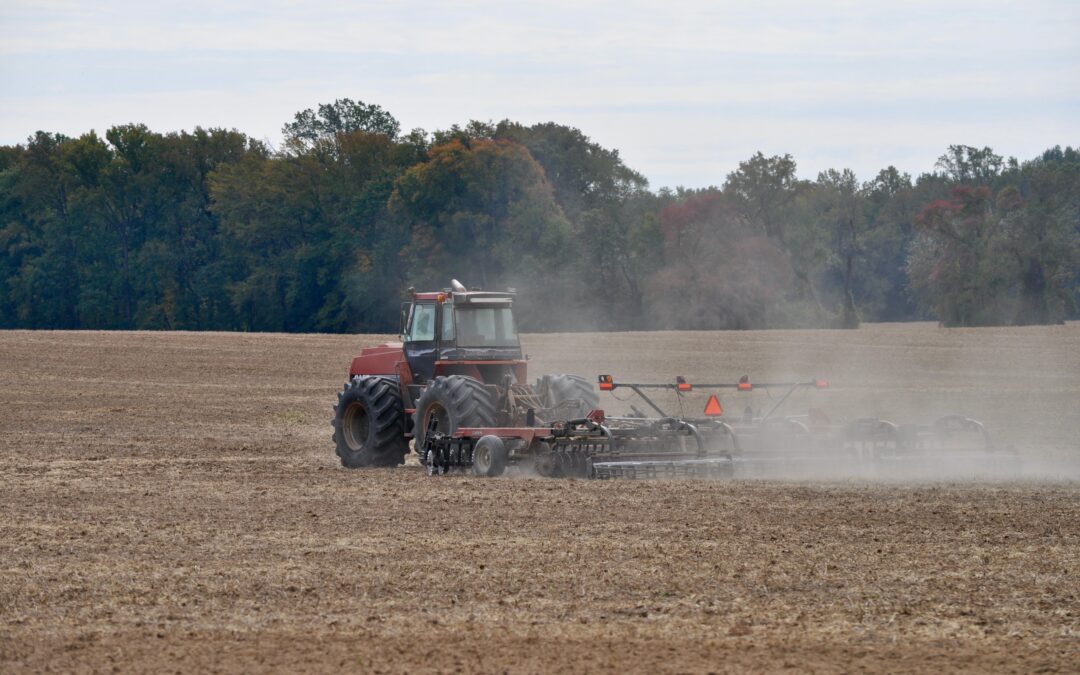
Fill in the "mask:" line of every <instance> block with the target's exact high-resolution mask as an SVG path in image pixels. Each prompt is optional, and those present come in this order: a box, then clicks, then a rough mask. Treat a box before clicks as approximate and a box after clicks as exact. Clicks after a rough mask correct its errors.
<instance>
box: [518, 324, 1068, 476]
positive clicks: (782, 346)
mask: <svg viewBox="0 0 1080 675" xmlns="http://www.w3.org/2000/svg"><path fill="white" fill-rule="evenodd" d="M522 343H523V348H524V349H525V351H526V353H528V354H529V356H530V359H531V361H530V366H529V367H530V373H531V375H532V376H534V377H535V376H539V375H541V374H544V373H556V372H566V373H576V374H579V375H583V376H585V377H588V378H590V379H595V377H596V376H597V375H598V374H611V375H613V376H614V378H615V379H616V381H618V382H623V383H628V382H656V383H660V382H673V381H674V379H675V377H676V376H677V375H682V376H684V377H685V378H686V379H687V380H688V381H689V382H691V383H699V384H703V383H735V382H737V381H738V379H739V378H740V377H741V376H743V375H748V376H749V378H750V381H751V382H756V383H767V382H805V381H810V380H815V379H825V380H827V381H828V382H829V386H828V388H826V389H821V390H819V389H815V388H812V387H810V388H804V389H800V390H797V391H796V392H795V393H793V394H792V395H791V396H790V398H789V399H788V400H786V401H785V402H784V403H783V404H782V405H781V406H780V407H779V408H778V409H777V410H776V411H775V413H773V417H785V416H804V415H807V414H808V413H809V412H810V411H811V410H813V411H814V414H815V415H817V416H818V418H819V419H820V416H821V415H824V416H825V419H827V420H828V421H829V422H830V423H831V424H832V425H833V426H834V427H837V428H844V427H845V426H846V425H847V424H849V423H850V422H852V421H853V420H857V419H860V418H874V419H884V420H888V421H891V422H893V423H896V424H900V425H905V424H920V425H930V424H932V423H933V422H934V421H935V420H938V419H940V418H942V417H945V416H947V415H959V416H962V417H966V418H972V419H975V420H978V421H981V422H982V423H983V425H984V426H985V428H986V430H987V432H988V434H989V437H990V439H991V442H992V445H993V451H991V452H976V451H973V450H981V443H975V442H974V441H976V439H974V438H965V437H964V436H963V435H961V437H960V438H959V439H958V440H957V441H956V442H955V443H953V444H947V445H946V446H945V447H942V448H937V449H934V450H931V451H926V452H922V453H915V454H910V455H906V456H904V457H903V458H897V459H895V460H889V461H879V462H869V463H868V462H862V461H858V460H857V459H854V458H853V457H852V456H851V454H850V452H839V451H834V452H828V451H826V452H821V451H817V452H806V451H805V449H804V448H784V447H776V446H773V447H771V450H772V451H773V452H772V453H765V454H764V455H761V454H757V455H753V456H751V453H746V455H747V456H746V457H744V458H743V459H742V460H739V459H737V460H736V475H737V477H739V476H741V477H746V478H769V479H793V480H869V481H874V482H894V481H920V482H921V481H942V480H944V481H969V480H977V481H984V480H985V481H1011V480H1022V481H1039V482H1043V481H1075V480H1078V479H1080V440H1078V439H1080V415H1078V412H1080V323H1077V322H1072V323H1068V324H1065V325H1062V326H1042V327H1022V328H1020V327H1018V328H967V329H959V328H942V327H939V326H938V325H937V324H933V323H907V324H869V325H864V326H863V327H862V328H860V329H857V330H850V331H844V330H775V331H742V332H739V331H730V332H718V331H708V332H682V331H679V332H636V333H635V332H627V333H574V334H530V335H525V336H523V338H522ZM784 392H785V388H782V387H776V388H763V387H760V386H755V387H754V389H753V390H752V391H750V392H737V391H735V390H734V388H731V387H729V388H724V389H717V390H704V389H701V388H698V389H695V390H694V391H693V392H691V393H689V394H684V395H681V396H677V395H676V394H675V393H674V392H657V393H656V396H655V400H656V402H657V403H658V405H659V406H660V407H661V408H663V409H664V410H665V411H667V412H669V413H671V414H673V415H677V416H688V417H700V416H701V415H702V411H703V409H704V406H705V402H706V400H707V398H708V396H709V394H711V393H717V394H718V395H719V397H720V400H721V403H722V405H723V407H724V413H725V419H732V418H739V417H741V416H742V415H744V413H745V412H746V408H747V407H749V408H751V409H752V411H753V415H754V416H755V417H761V416H763V415H764V414H765V413H767V412H768V411H769V410H770V409H771V408H772V407H773V405H774V404H776V403H777V401H778V399H779V398H780V397H781V396H782V395H783V394H784ZM620 399H623V400H620ZM600 405H601V407H602V408H604V409H605V411H606V412H607V413H608V414H609V415H617V414H627V413H632V412H634V410H633V408H631V406H632V405H633V406H636V408H637V410H639V411H641V412H645V413H647V414H650V415H651V414H652V412H651V411H650V410H649V409H648V407H647V406H646V405H644V404H643V403H642V402H641V401H640V399H637V398H636V397H635V396H634V394H633V393H632V392H631V391H630V390H628V389H619V390H617V391H615V392H611V393H609V392H601V394H600ZM969 440H970V441H972V442H971V443H968V442H966V441H969ZM968 446H970V447H968Z"/></svg>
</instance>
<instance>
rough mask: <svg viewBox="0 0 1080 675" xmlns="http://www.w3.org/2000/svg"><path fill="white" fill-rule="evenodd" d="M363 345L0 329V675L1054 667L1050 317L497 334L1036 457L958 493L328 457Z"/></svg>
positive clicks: (1071, 432)
mask: <svg viewBox="0 0 1080 675" xmlns="http://www.w3.org/2000/svg"><path fill="white" fill-rule="evenodd" d="M378 341H379V337H378V336H318V335H316V336H283V335H242V334H191V333H126V334H125V333H54V332H6V333H0V366H2V368H0V383H2V386H0V406H2V410H3V416H2V418H0V420H2V421H0V671H3V672H13V671H20V670H31V671H45V670H51V671H58V672H70V671H114V670H118V671H132V670H135V671H150V670H152V671H176V670H178V671H210V672H214V671H217V672H238V671H260V670H283V671H291V672H295V671H323V670H330V669H341V668H347V669H351V670H362V671H371V672H380V671H410V672H411V671H425V670H440V671H454V670H463V671H474V670H480V671H504V670H508V671H527V672H537V671H548V670H578V671H606V670H636V671H729V670H743V669H754V670H773V669H781V668H792V669H795V670H798V671H821V672H828V671H848V672H850V671H860V670H865V671H881V670H889V671H920V672H926V671H931V670H938V669H949V670H972V671H975V670H978V671H987V670H993V671H1023V672H1055V671H1072V672H1076V671H1078V670H1080V472H1078V471H1076V470H1075V467H1076V460H1077V457H1078V456H1080V441H1078V440H1077V438H1078V434H1080V423H1078V421H1077V417H1078V412H1080V325H1077V324H1070V325H1067V326H1062V327H1053V328H1034V329H1003V330H942V329H938V328H936V327H934V326H929V325H915V326H889V325H885V326H871V327H867V328H864V329H861V330H859V331H853V332H814V331H783V332H781V331H777V332H749V333H669V334H664V333H652V334H645V333H637V334H616V335H604V336H595V335H594V336H582V335H576V336H557V335H545V336H526V338H525V345H526V349H527V351H528V352H529V353H530V355H531V357H532V361H531V365H530V368H531V371H532V372H533V373H534V374H541V373H544V372H580V373H581V374H586V375H590V376H591V375H595V374H596V373H599V372H610V373H613V374H615V375H616V376H617V377H619V378H620V379H623V380H629V379H634V378H640V379H664V380H669V379H670V378H672V377H673V376H674V375H677V374H683V375H687V376H689V377H691V379H698V380H699V381H700V380H702V379H706V378H708V379H724V380H731V379H734V378H736V377H738V376H739V375H741V374H743V373H749V374H751V375H752V377H754V378H755V379H757V380H759V381H765V380H767V379H770V378H785V377H800V378H807V377H815V376H818V377H828V378H829V379H830V380H831V382H832V385H833V386H832V388H831V389H830V390H829V391H828V392H827V393H822V394H820V396H828V397H829V399H828V401H829V402H831V403H833V404H835V405H836V407H837V408H840V409H843V410H846V411H848V412H850V413H851V414H858V413H861V412H866V413H873V412H884V411H888V412H890V413H892V412H895V413H896V415H895V416H897V417H903V416H906V415H914V416H921V415H924V414H928V413H930V414H932V413H935V412H946V411H948V412H951V411H957V412H963V413H966V414H969V415H972V416H978V417H981V418H983V419H984V420H985V421H987V423H988V424H989V426H990V427H991V429H992V430H993V431H994V432H995V433H996V434H997V435H998V436H999V437H1000V438H1002V439H1004V441H1006V442H1009V443H1012V444H1015V445H1016V446H1017V450H1018V452H1020V453H1021V455H1022V456H1024V457H1027V458H1030V459H1031V460H1032V461H1031V466H1036V467H1038V470H1037V471H1032V472H1027V473H1025V475H1024V476H1021V477H1020V479H1018V480H1015V481H1008V482H981V483H958V482H950V481H938V482H927V483H920V484H914V483H903V482H890V483H884V484H874V483H867V482H861V481H853V480H836V481H831V482H808V481H761V480H757V481H734V482H713V483H705V482H684V483H675V482H655V483H629V482H589V481H552V480H542V479H532V480H529V479H517V480H509V479H502V480H483V479H475V478H471V477H460V476H449V477H443V478H428V477H426V476H424V475H422V472H421V470H420V469H419V467H416V466H407V467H403V468H399V469H395V470H377V471H349V470H345V469H342V468H341V467H340V466H339V465H338V463H337V460H336V458H335V457H334V455H333V449H332V445H331V442H330V439H329V436H330V426H329V423H328V422H329V417H330V407H331V404H332V402H333V400H334V396H335V392H336V390H337V389H339V388H340V386H341V383H342V382H343V380H344V373H345V368H346V364H347V363H348V359H349V358H350V357H351V356H352V354H353V353H355V352H356V351H357V350H358V349H359V348H360V347H361V346H365V345H370V344H374V343H377V342H378ZM762 395H763V394H762ZM1036 477H1037V480H1036Z"/></svg>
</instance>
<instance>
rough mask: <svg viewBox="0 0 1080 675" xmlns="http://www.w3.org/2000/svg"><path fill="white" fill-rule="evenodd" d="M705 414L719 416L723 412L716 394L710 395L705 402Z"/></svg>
mask: <svg viewBox="0 0 1080 675" xmlns="http://www.w3.org/2000/svg"><path fill="white" fill-rule="evenodd" d="M705 414H706V415H708V416H709V417H720V416H721V415H723V414H724V407H723V406H722V405H720V399H718V398H716V394H713V395H712V396H710V397H709V400H708V402H707V403H706V404H705Z"/></svg>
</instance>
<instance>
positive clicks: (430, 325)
mask: <svg viewBox="0 0 1080 675" xmlns="http://www.w3.org/2000/svg"><path fill="white" fill-rule="evenodd" d="M408 337H409V342H427V341H431V340H434V339H435V305H432V304H423V305H421V304H416V305H413V311H412V320H411V321H410V322H409V336H408Z"/></svg>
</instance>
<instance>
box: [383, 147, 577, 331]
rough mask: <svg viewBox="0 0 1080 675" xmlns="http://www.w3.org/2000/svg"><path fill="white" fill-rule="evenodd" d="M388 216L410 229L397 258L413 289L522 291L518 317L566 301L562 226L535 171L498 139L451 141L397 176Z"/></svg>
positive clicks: (568, 261)
mask: <svg viewBox="0 0 1080 675" xmlns="http://www.w3.org/2000/svg"><path fill="white" fill-rule="evenodd" d="M390 207H391V212H392V213H393V215H394V216H396V217H397V218H398V219H399V220H400V222H403V223H407V224H408V225H409V226H410V229H411V231H412V238H411V242H410V244H409V246H408V247H407V248H406V249H405V250H404V251H403V253H402V255H403V258H404V260H405V262H406V264H407V265H409V266H410V267H411V268H412V270H413V271H414V274H413V277H414V280H415V283H416V285H417V286H422V285H423V286H431V287H436V288H440V287H442V286H444V285H446V284H447V283H448V281H449V279H450V278H451V277H457V278H460V279H461V280H462V281H464V282H466V283H468V284H476V285H480V286H483V287H484V288H496V287H500V286H509V285H513V286H516V287H519V288H521V287H526V288H529V289H530V293H529V294H528V296H527V297H526V299H525V302H524V303H523V305H522V309H523V311H522V313H521V314H522V315H521V316H520V317H519V319H520V320H521V321H522V323H523V324H524V325H526V326H527V325H528V324H529V321H530V311H531V312H532V314H533V315H535V314H536V313H539V312H540V310H539V308H540V307H547V306H551V305H553V304H555V303H557V301H558V299H559V298H560V297H566V292H567V291H568V290H569V289H567V288H565V284H564V281H565V280H564V279H561V278H560V277H559V275H558V274H554V275H553V274H551V272H552V270H555V269H560V268H562V266H567V267H569V268H571V269H572V267H573V264H574V262H575V261H574V259H573V254H574V249H573V248H571V247H569V246H566V244H567V241H568V234H569V223H568V222H567V221H566V218H565V216H564V215H563V213H562V210H561V209H560V208H559V206H558V204H557V203H556V202H555V198H554V194H553V191H552V188H551V185H550V184H549V183H548V182H547V180H546V178H545V176H544V172H543V169H542V168H541V167H540V166H539V164H537V163H536V161H535V160H534V159H533V158H532V156H531V155H530V154H529V151H528V150H526V149H525V148H524V147H523V146H521V145H519V144H517V143H513V142H510V141H506V140H483V139H478V140H470V141H468V142H465V143H463V142H461V141H459V140H453V141H451V142H449V143H446V144H444V145H440V146H436V147H435V148H433V149H432V150H431V152H430V158H429V159H428V161H426V162H424V163H422V164H418V165H416V166H413V167H412V168H410V169H408V170H407V171H405V172H404V174H402V176H401V177H400V178H399V179H398V181H397V184H396V187H395V190H394V193H393V196H392V197H391V200H390Z"/></svg>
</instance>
